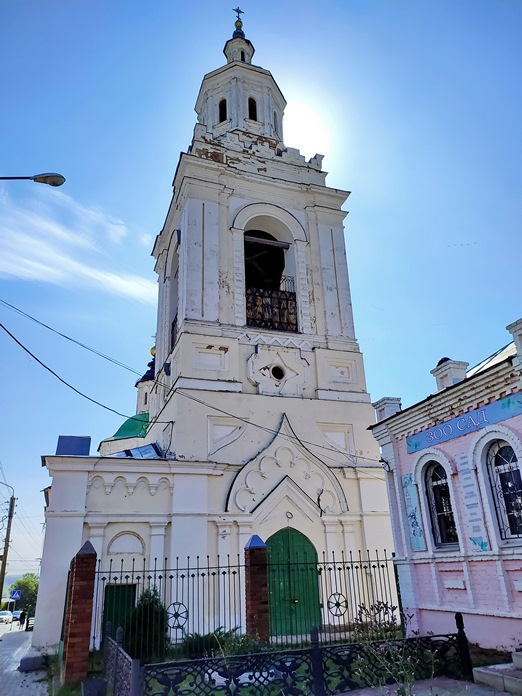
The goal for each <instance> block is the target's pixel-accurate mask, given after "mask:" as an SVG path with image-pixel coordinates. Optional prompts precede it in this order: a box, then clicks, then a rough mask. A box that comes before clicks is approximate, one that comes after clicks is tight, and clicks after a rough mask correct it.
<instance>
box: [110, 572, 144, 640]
mask: <svg viewBox="0 0 522 696" xmlns="http://www.w3.org/2000/svg"><path fill="white" fill-rule="evenodd" d="M135 604H136V585H106V586H105V599H104V602H103V624H102V631H103V635H105V631H106V626H107V622H108V621H110V622H111V625H112V637H113V638H114V637H115V636H116V631H117V630H118V628H119V627H120V626H121V627H125V619H126V617H127V615H128V613H129V611H130V610H131V609H132V608H133V607H134V606H135Z"/></svg>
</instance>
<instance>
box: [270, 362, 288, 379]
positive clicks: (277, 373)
mask: <svg viewBox="0 0 522 696" xmlns="http://www.w3.org/2000/svg"><path fill="white" fill-rule="evenodd" d="M270 374H271V375H272V377H273V378H274V379H275V380H276V381H277V382H280V381H281V380H282V379H283V377H284V376H285V371H284V370H283V368H282V367H279V365H274V367H272V368H271V370H270Z"/></svg>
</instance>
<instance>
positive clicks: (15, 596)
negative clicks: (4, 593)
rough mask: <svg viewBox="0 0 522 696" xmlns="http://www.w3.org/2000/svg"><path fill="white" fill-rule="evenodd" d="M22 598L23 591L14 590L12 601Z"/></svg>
mask: <svg viewBox="0 0 522 696" xmlns="http://www.w3.org/2000/svg"><path fill="white" fill-rule="evenodd" d="M21 596H22V590H13V591H12V592H11V599H20V597H21Z"/></svg>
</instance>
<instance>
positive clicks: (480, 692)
mask: <svg viewBox="0 0 522 696" xmlns="http://www.w3.org/2000/svg"><path fill="white" fill-rule="evenodd" d="M396 688H397V687H396V685H394V684H391V685H390V686H385V687H383V688H382V689H380V688H368V689H357V690H356V691H348V692H347V693H346V694H342V696H380V695H381V694H382V696H387V694H388V693H389V694H390V695H391V696H394V694H395V689H396ZM413 693H414V695H415V696H511V694H507V695H506V694H505V692H504V691H495V690H494V689H490V688H489V687H487V686H482V685H481V684H473V682H466V681H458V680H457V679H448V678H447V677H435V679H424V680H423V681H417V682H415V684H414V687H413Z"/></svg>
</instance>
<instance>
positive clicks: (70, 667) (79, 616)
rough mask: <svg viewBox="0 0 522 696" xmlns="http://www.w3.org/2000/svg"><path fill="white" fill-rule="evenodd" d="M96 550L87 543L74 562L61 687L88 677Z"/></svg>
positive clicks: (68, 594) (70, 573) (64, 637)
mask: <svg viewBox="0 0 522 696" xmlns="http://www.w3.org/2000/svg"><path fill="white" fill-rule="evenodd" d="M95 574H96V551H95V550H94V547H93V545H92V544H91V542H90V541H86V542H85V544H84V545H83V546H82V548H81V549H80V550H79V551H78V553H77V554H76V556H75V557H74V558H73V559H72V561H71V566H70V569H69V584H68V587H67V600H66V601H67V606H66V608H65V623H64V635H63V658H62V664H61V681H62V684H69V683H71V682H79V681H82V680H83V679H86V678H87V670H88V666H89V643H90V637H91V620H92V605H93V597H94V578H95Z"/></svg>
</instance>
